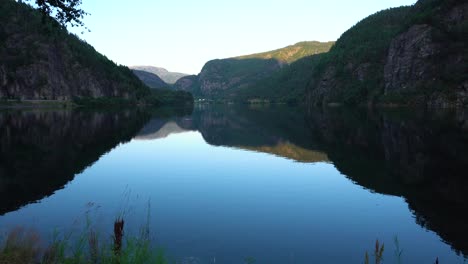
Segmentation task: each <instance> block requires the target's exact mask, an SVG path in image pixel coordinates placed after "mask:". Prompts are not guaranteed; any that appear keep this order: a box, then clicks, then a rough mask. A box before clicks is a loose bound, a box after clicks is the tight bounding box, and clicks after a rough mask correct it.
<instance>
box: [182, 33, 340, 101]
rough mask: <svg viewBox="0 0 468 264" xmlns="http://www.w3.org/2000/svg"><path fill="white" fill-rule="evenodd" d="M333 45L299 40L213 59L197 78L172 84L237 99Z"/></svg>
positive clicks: (209, 95)
mask: <svg viewBox="0 0 468 264" xmlns="http://www.w3.org/2000/svg"><path fill="white" fill-rule="evenodd" d="M332 45H333V42H325V43H321V42H300V43H297V44H295V45H292V46H288V47H285V48H283V49H278V50H274V51H270V52H265V53H258V54H252V55H246V56H241V57H235V58H229V59H218V60H212V61H209V62H207V63H206V64H205V66H204V67H203V69H202V71H201V72H200V74H198V75H197V76H196V77H194V76H190V77H184V78H181V79H180V80H179V81H177V82H176V83H175V85H174V87H175V89H179V90H184V91H190V92H192V93H193V94H194V95H195V96H198V97H204V98H211V99H223V100H237V99H238V97H239V91H241V90H242V91H244V90H245V91H247V90H249V89H250V88H251V87H254V86H255V85H256V84H257V83H258V82H260V81H261V80H265V79H267V78H269V77H271V76H273V75H274V74H275V73H278V72H279V71H280V69H282V68H285V67H288V65H289V64H288V63H290V62H293V61H296V60H298V59H300V58H302V57H303V56H309V55H313V54H318V53H322V52H326V51H328V50H329V49H330V47H331V46H332Z"/></svg>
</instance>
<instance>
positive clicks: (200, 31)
mask: <svg viewBox="0 0 468 264" xmlns="http://www.w3.org/2000/svg"><path fill="white" fill-rule="evenodd" d="M415 2H416V0H354V1H348V0H326V1H324V0H287V1H286V0H281V1H280V0H236V1H220V0H199V1H182V0H132V1H129V0H83V5H82V7H83V9H84V10H85V11H87V12H89V13H91V16H87V17H86V18H85V19H84V22H85V24H86V26H88V27H89V28H90V29H91V30H92V32H91V33H85V34H83V35H80V37H81V38H83V39H85V40H86V41H87V42H88V43H89V44H91V45H93V46H94V47H95V48H96V49H97V50H98V51H99V52H101V53H103V54H104V55H106V56H107V57H108V58H110V59H112V60H113V61H115V62H117V63H119V64H124V65H128V66H132V65H153V66H160V67H164V68H167V69H168V70H170V71H179V72H186V73H194V74H196V73H198V72H199V71H200V70H201V67H202V66H203V65H204V63H205V62H207V61H208V60H211V59H216V58H227V57H232V56H238V55H244V54H251V53H255V52H262V51H268V50H272V49H277V48H281V47H284V46H287V45H290V44H294V43H296V42H299V41H304V40H319V41H328V40H336V39H337V38H338V37H339V36H340V35H341V34H342V33H343V32H344V31H346V30H347V29H348V28H350V27H351V26H353V25H354V24H356V23H357V22H358V21H359V20H361V19H363V18H365V17H366V16H368V15H370V14H373V13H375V12H377V11H379V10H382V9H386V8H389V7H395V6H401V5H411V4H414V3H415ZM74 32H79V31H76V30H75V31H74Z"/></svg>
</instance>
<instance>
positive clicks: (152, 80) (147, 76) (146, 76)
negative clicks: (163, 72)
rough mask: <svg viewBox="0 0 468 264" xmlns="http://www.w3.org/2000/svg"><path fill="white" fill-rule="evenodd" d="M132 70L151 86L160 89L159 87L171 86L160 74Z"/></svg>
mask: <svg viewBox="0 0 468 264" xmlns="http://www.w3.org/2000/svg"><path fill="white" fill-rule="evenodd" d="M132 71H133V73H134V74H135V75H136V76H137V77H138V78H139V79H140V80H141V81H142V82H143V83H144V84H146V86H148V87H149V88H153V89H159V88H167V87H168V86H169V85H168V84H167V83H166V82H165V81H163V80H162V79H161V78H159V76H158V75H156V74H154V73H151V72H146V71H140V70H132Z"/></svg>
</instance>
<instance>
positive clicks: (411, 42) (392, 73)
mask: <svg viewBox="0 0 468 264" xmlns="http://www.w3.org/2000/svg"><path fill="white" fill-rule="evenodd" d="M439 52H440V48H439V47H438V46H437V45H436V44H435V43H434V41H433V38H432V28H431V27H430V26H428V25H414V26H412V27H411V28H410V29H409V30H408V31H406V32H404V33H402V34H401V35H399V36H398V37H397V38H395V39H394V40H393V41H392V43H391V44H390V49H389V51H388V56H387V61H386V64H385V68H384V81H385V93H389V92H391V91H395V90H404V89H408V88H409V87H414V86H415V85H416V84H417V82H418V81H419V80H423V79H430V78H431V77H432V76H434V73H435V72H434V71H435V70H436V67H435V65H434V64H432V63H428V62H429V61H430V60H431V58H433V57H434V56H435V55H436V54H437V53H439Z"/></svg>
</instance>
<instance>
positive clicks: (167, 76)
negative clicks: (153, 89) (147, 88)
mask: <svg viewBox="0 0 468 264" xmlns="http://www.w3.org/2000/svg"><path fill="white" fill-rule="evenodd" d="M130 69H132V70H139V71H144V72H149V73H152V74H155V75H157V76H158V77H159V78H161V79H162V80H163V81H164V82H165V83H167V84H174V83H175V82H176V81H177V80H179V79H180V78H182V77H184V76H187V75H189V74H186V73H180V72H170V71H168V70H166V69H164V68H161V67H154V66H131V67H130ZM140 79H141V78H140ZM142 81H143V82H145V81H144V80H142Z"/></svg>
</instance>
